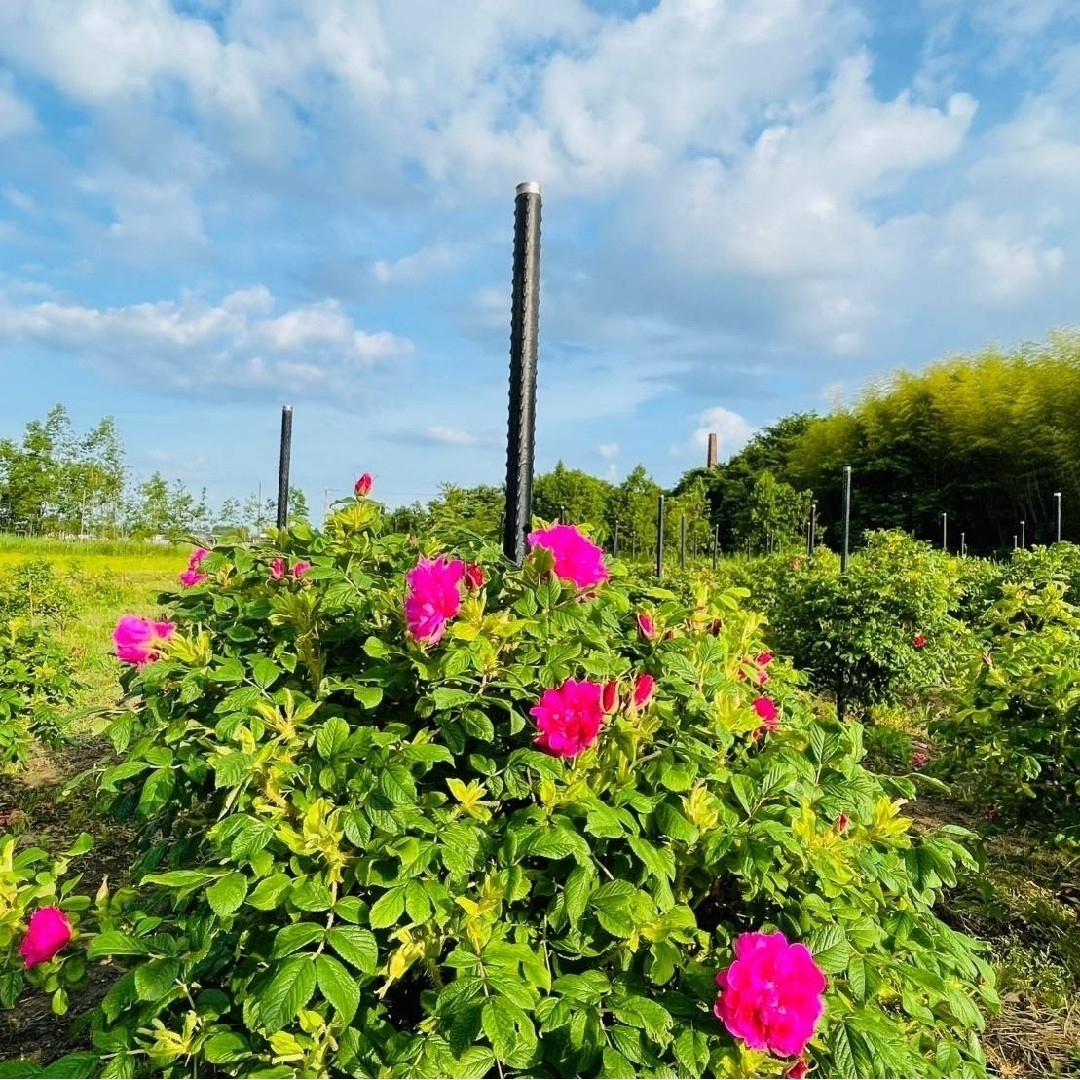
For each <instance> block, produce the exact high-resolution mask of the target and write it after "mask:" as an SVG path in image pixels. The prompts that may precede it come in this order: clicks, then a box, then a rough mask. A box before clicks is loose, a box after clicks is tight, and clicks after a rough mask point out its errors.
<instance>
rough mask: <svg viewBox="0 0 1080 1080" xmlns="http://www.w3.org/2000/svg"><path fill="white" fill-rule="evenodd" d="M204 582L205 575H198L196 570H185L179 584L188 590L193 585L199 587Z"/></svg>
mask: <svg viewBox="0 0 1080 1080" xmlns="http://www.w3.org/2000/svg"><path fill="white" fill-rule="evenodd" d="M205 580H206V575H205V574H203V573H200V572H199V571H198V570H185V571H184V572H183V573H182V574H181V575H180V584H181V585H183V586H184V587H185V588H188V589H190V588H192V587H193V586H195V585H201V584H202V583H203V582H204V581H205Z"/></svg>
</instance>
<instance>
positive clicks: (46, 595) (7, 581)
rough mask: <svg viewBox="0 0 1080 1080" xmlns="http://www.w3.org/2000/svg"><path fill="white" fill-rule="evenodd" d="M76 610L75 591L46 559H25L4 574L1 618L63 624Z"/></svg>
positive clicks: (0, 602) (0, 606) (0, 578)
mask: <svg viewBox="0 0 1080 1080" xmlns="http://www.w3.org/2000/svg"><path fill="white" fill-rule="evenodd" d="M74 613H75V596H74V594H73V593H72V591H71V590H70V589H69V588H68V587H67V585H65V584H64V582H63V581H62V580H61V579H60V578H58V577H57V576H56V572H55V570H54V569H53V565H52V563H50V562H49V561H48V560H46V559H37V558H34V559H24V560H23V561H22V562H20V563H18V564H17V565H16V566H14V567H13V568H12V569H10V570H8V571H7V572H6V573H5V574H4V575H3V576H2V577H0V619H10V618H16V617H18V618H24V619H28V620H30V621H31V622H56V623H63V622H65V621H66V620H67V619H69V618H71V616H72V615H74Z"/></svg>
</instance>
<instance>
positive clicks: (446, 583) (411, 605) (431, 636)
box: [405, 555, 465, 645]
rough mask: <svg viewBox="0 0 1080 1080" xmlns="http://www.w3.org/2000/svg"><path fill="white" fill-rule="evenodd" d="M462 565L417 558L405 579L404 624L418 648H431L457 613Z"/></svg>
mask: <svg viewBox="0 0 1080 1080" xmlns="http://www.w3.org/2000/svg"><path fill="white" fill-rule="evenodd" d="M464 577H465V563H464V562H462V560H461V559H453V560H452V561H449V562H448V561H447V558H446V556H445V555H438V556H436V558H434V559H427V558H424V557H421V559H420V561H419V562H418V563H417V564H416V566H415V567H413V569H412V570H410V571H409V572H408V573H407V574H406V575H405V584H406V591H405V622H406V623H407V624H408V627H409V633H410V634H412V636H413V637H414V638H415V639H416V640H417V641H418V642H420V643H421V644H422V645H434V644H436V643H437V642H438V641H439V639H440V638H441V637H442V636H443V633H444V631H445V630H446V624H447V622H449V621H450V619H452V618H453V617H454V616H455V615H457V613H458V612H459V611H460V610H461V589H460V588H459V586H460V584H461V581H462V579H463V578H464Z"/></svg>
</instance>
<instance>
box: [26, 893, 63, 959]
mask: <svg viewBox="0 0 1080 1080" xmlns="http://www.w3.org/2000/svg"><path fill="white" fill-rule="evenodd" d="M70 940H71V923H70V922H69V921H68V917H67V916H66V915H65V914H64V913H63V912H62V911H61V910H60V909H59V908H57V907H43V908H39V909H38V910H37V911H35V912H34V914H33V915H31V916H30V926H29V928H28V929H27V931H26V937H24V938H23V939H22V944H21V945H20V946H19V952H20V953H22V957H23V963H24V964H25V966H26V967H27V968H32V967H37V965H38V964H44V963H45V961H46V960H51V959H52V958H53V957H54V956H55V955H56V954H57V953H58V952H59V951H60V950H61V949H62V948H63V947H64V946H65V945H66V944H67V943H68V942H69V941H70Z"/></svg>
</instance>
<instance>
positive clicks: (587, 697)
mask: <svg viewBox="0 0 1080 1080" xmlns="http://www.w3.org/2000/svg"><path fill="white" fill-rule="evenodd" d="M603 690H604V688H603V687H602V686H601V685H600V684H599V683H594V682H578V681H577V680H576V679H567V680H566V682H564V683H563V684H562V686H560V687H559V689H558V690H545V691H544V693H543V695H542V696H541V698H540V702H539V704H538V705H536V706H535V707H534V708H532V709H530V710H529V715H530V716H534V717H536V726H537V727H538V728H539V729H540V734H539V736H537V738H536V745H537V746H538V747H540V749H541V750H545V751H547V753H549V754H552V755H553V756H554V757H577V755H578V754H580V753H581V751H582V750H587V749H588V748H589V747H590V746H592V744H593V743H594V742H596V737H597V735H599V734H600V725H601V724H603V722H604V709H603V705H602V704H601V700H600V699H601V695H602V694H603Z"/></svg>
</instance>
